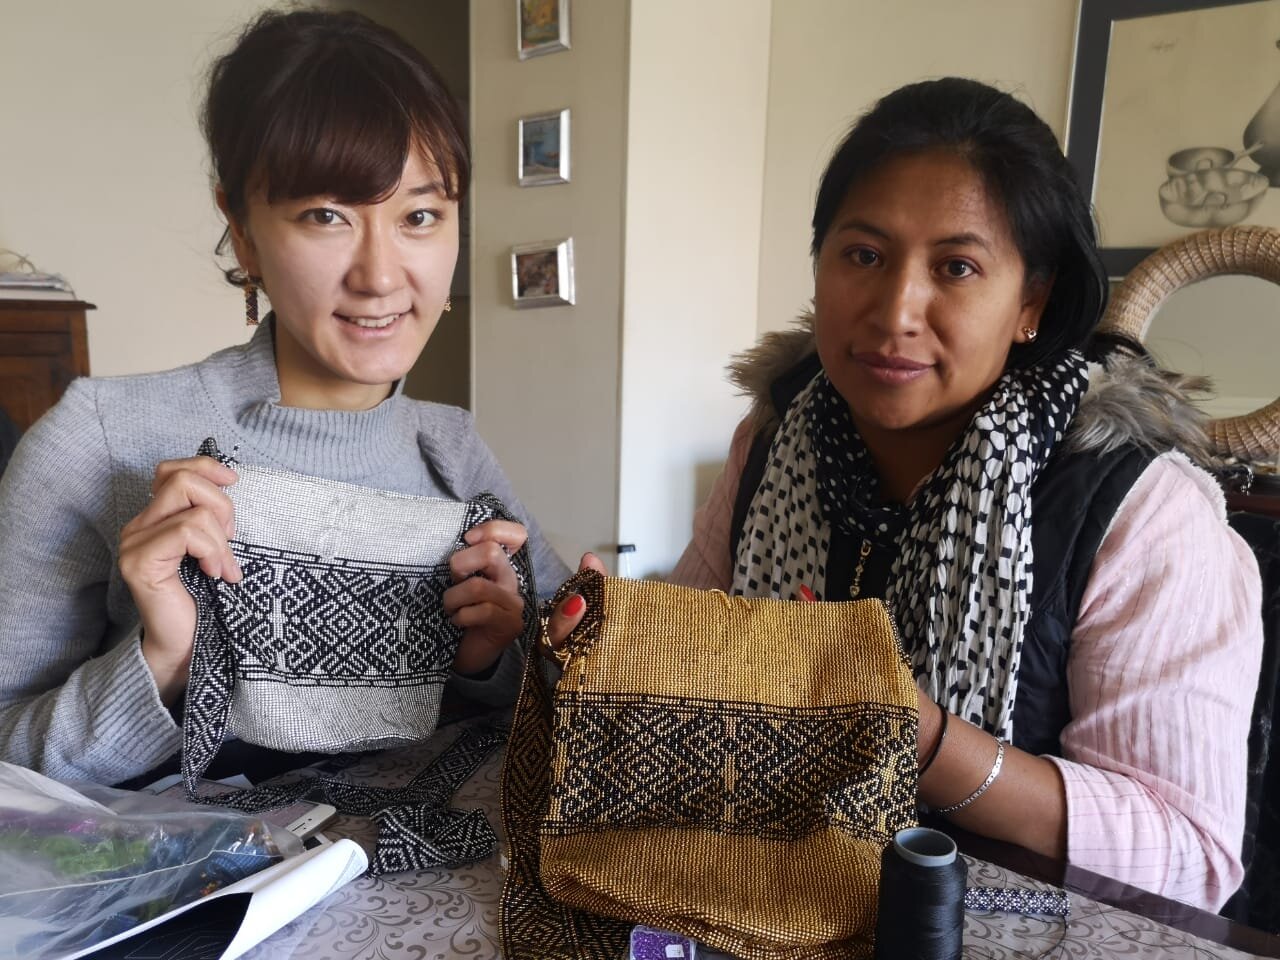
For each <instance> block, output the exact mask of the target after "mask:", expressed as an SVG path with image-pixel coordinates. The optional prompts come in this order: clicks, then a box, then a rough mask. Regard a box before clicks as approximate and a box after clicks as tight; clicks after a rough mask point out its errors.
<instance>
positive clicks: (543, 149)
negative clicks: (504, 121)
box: [516, 107, 569, 187]
mask: <svg viewBox="0 0 1280 960" xmlns="http://www.w3.org/2000/svg"><path fill="white" fill-rule="evenodd" d="M517 139H518V140H519V152H518V157H517V159H516V179H517V180H518V181H519V183H520V186H522V187H541V186H546V185H548V184H553V183H568V182H569V108H568V107H566V108H565V109H563V110H557V111H556V112H555V113H540V114H536V115H534V116H531V117H521V118H520V121H519V129H518V136H517Z"/></svg>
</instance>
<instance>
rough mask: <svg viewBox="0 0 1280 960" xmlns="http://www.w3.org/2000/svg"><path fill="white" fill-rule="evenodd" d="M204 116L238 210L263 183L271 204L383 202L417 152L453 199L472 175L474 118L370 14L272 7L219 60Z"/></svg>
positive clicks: (238, 213) (217, 166) (238, 212)
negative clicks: (467, 118) (317, 198)
mask: <svg viewBox="0 0 1280 960" xmlns="http://www.w3.org/2000/svg"><path fill="white" fill-rule="evenodd" d="M202 121H203V127H204V135H205V140H206V141H207V142H208V144H209V152H210V154H211V155H212V157H213V168H214V173H215V175H216V176H217V179H218V183H219V185H220V186H221V187H222V189H223V191H224V193H225V194H226V198H227V207H228V209H229V210H230V212H231V215H232V216H234V217H243V216H244V213H245V210H246V204H247V202H248V197H249V194H250V193H251V192H252V191H253V190H256V189H259V188H261V189H264V190H265V191H266V195H267V199H268V201H274V200H276V199H294V198H297V197H308V196H314V195H319V194H331V195H334V196H335V197H336V199H338V200H340V201H342V202H344V203H373V202H376V201H378V200H381V199H383V198H385V197H387V196H389V195H390V194H391V193H392V192H394V190H395V189H396V186H397V184H399V182H400V176H401V174H402V173H403V172H404V165H405V162H406V161H407V160H408V158H409V151H410V150H412V149H421V150H424V151H425V153H426V155H427V156H428V157H429V158H430V160H431V161H432V162H433V163H434V164H435V166H436V167H437V168H438V169H439V171H440V176H441V177H442V178H443V181H444V183H443V186H444V189H445V193H446V195H447V196H448V197H449V198H450V199H452V200H461V199H462V198H463V196H464V195H465V194H466V191H467V186H468V184H469V183H470V180H471V155H470V149H469V147H468V144H467V134H466V124H465V122H464V120H463V117H462V112H461V110H460V109H459V107H458V102H457V101H456V100H455V99H454V98H453V95H452V94H450V93H449V90H448V88H447V87H446V86H445V83H444V81H443V80H442V79H441V77H440V75H439V74H438V73H437V72H436V70H435V68H434V67H432V66H431V64H430V63H428V62H427V60H426V58H425V57H423V56H422V54H421V53H419V52H418V50H417V49H416V48H414V47H413V46H411V45H410V44H409V43H408V42H406V41H405V40H404V39H403V38H402V37H400V35H399V34H397V33H395V32H394V31H393V30H390V29H388V28H386V27H383V26H381V25H379V24H377V23H375V22H374V21H372V20H370V19H369V18H368V17H366V16H363V15H362V14H358V13H351V12H342V13H329V12H323V11H318V10H296V11H293V12H288V13H286V12H282V11H278V10H269V11H267V12H266V13H263V14H261V15H260V16H259V17H257V18H256V19H255V20H253V21H252V22H251V23H249V25H248V26H246V27H245V29H244V32H243V33H241V35H240V37H239V39H238V40H237V41H236V44H235V46H234V47H233V48H232V49H231V51H230V52H228V53H227V54H225V55H224V56H222V57H220V58H218V60H216V61H215V62H214V64H213V67H212V69H211V70H210V73H209V92H208V96H207V98H206V100H205V104H204V112H203V116H202ZM224 240H225V237H224ZM221 246H222V245H221V244H219V247H221ZM227 275H228V279H230V280H231V281H232V282H233V283H243V282H244V278H243V274H242V272H241V271H238V270H232V271H228V274H227Z"/></svg>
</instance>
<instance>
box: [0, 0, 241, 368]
mask: <svg viewBox="0 0 1280 960" xmlns="http://www.w3.org/2000/svg"><path fill="white" fill-rule="evenodd" d="M259 6H260V4H259V3H257V2H255V0H198V2H197V0H119V2H112V3H98V2H94V0H50V2H48V3H20V2H15V0H7V2H5V3H4V10H3V14H0V91H3V92H2V93H0V96H2V97H3V100H4V110H3V114H4V141H3V148H0V247H9V248H12V249H14V250H17V251H19V252H22V253H25V254H28V255H29V256H30V257H31V258H32V260H34V261H35V263H36V264H37V265H38V266H40V267H42V268H43V269H46V270H52V271H55V272H59V273H62V274H64V275H65V276H66V277H67V279H68V280H70V281H71V283H72V285H73V286H74V287H75V289H76V292H77V293H78V294H79V295H80V296H81V297H82V298H83V299H85V300H88V301H90V302H92V303H95V304H97V306H98V310H97V311H96V312H95V313H92V314H90V318H89V356H90V362H91V364H92V368H93V372H94V373H99V374H119V373H133V372H138V371H143V370H157V369H163V368H165V367H172V366H176V365H178V364H181V363H187V362H190V361H194V360H198V359H200V358H201V357H204V356H206V355H207V354H209V353H211V352H212V351H214V350H216V349H218V348H220V347H223V346H226V345H228V344H231V343H234V342H236V341H238V340H242V339H244V338H245V337H246V336H247V331H246V329H245V325H244V319H243V316H244V315H243V300H242V298H241V297H240V295H239V293H238V292H237V291H236V290H234V289H233V288H231V287H230V286H228V285H227V284H226V283H225V281H223V279H222V275H221V273H220V272H219V269H218V266H217V265H216V263H215V261H214V257H213V248H214V245H215V244H216V243H217V241H218V238H219V237H220V236H221V234H222V225H221V223H220V221H219V219H218V217H217V216H216V211H215V208H214V205H213V197H212V193H211V191H210V188H209V179H208V161H207V160H206V159H205V150H204V144H203V141H202V140H201V138H200V133H199V130H198V126H197V121H196V112H197V110H198V105H199V100H200V95H201V85H202V83H201V81H202V77H203V73H204V70H205V68H206V67H207V65H208V63H209V60H210V57H211V51H212V49H213V48H215V47H220V46H221V44H222V43H223V42H224V41H225V40H226V39H227V38H228V37H229V36H230V35H231V34H233V33H234V31H235V30H236V29H237V28H238V27H239V25H240V24H241V23H242V22H243V21H244V20H245V19H246V18H247V17H248V16H249V15H250V14H251V13H252V12H253V11H255V10H256V9H258V8H259Z"/></svg>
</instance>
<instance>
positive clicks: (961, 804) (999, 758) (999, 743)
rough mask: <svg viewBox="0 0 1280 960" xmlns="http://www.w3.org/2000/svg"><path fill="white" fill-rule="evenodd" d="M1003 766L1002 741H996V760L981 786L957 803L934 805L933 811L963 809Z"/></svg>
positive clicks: (994, 779) (989, 783) (944, 811)
mask: <svg viewBox="0 0 1280 960" xmlns="http://www.w3.org/2000/svg"><path fill="white" fill-rule="evenodd" d="M1002 766H1004V741H1003V740H997V741H996V762H995V763H993V764H992V765H991V772H990V773H988V774H987V779H985V780H983V781H982V786H980V787H979V788H978V789H977V790H975V791H973V793H971V794H969V795H968V796H967V797H965V798H964V799H963V800H961V801H960V802H959V803H953V804H951V806H949V807H936V808H935V809H934V813H955V812H956V811H957V810H963V809H964V808H965V807H967V806H968V805H969V804H971V803H973V801H975V800H977V799H978V798H979V797H980V796H982V795H983V794H984V793H986V792H987V788H988V787H990V786H991V784H993V783H995V782H996V777H998V776H1000V768H1001V767H1002Z"/></svg>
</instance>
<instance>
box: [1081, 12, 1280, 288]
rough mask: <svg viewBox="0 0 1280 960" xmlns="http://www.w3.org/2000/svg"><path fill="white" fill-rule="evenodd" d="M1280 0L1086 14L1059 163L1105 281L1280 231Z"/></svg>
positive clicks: (1083, 16)
mask: <svg viewBox="0 0 1280 960" xmlns="http://www.w3.org/2000/svg"><path fill="white" fill-rule="evenodd" d="M1278 47H1280V0H1081V4H1080V18H1079V23H1078V25H1077V30H1076V56H1075V71H1074V76H1073V78H1072V86H1071V107H1070V119H1069V121H1068V131H1067V156H1068V157H1069V158H1070V160H1071V162H1072V164H1073V165H1074V166H1075V168H1076V171H1077V173H1078V175H1079V177H1080V182H1081V184H1082V185H1083V186H1084V188H1085V190H1086V191H1087V194H1088V196H1089V197H1090V199H1091V200H1092V202H1093V204H1094V208H1095V210H1096V211H1097V217H1098V226H1099V230H1100V233H1101V238H1102V247H1103V250H1102V253H1103V260H1104V262H1105V263H1106V265H1107V270H1108V272H1109V273H1110V274H1111V276H1113V277H1120V276H1123V275H1124V274H1125V273H1127V272H1128V271H1129V270H1130V269H1132V268H1133V267H1134V266H1135V265H1136V264H1137V263H1138V262H1139V261H1140V260H1142V258H1143V257H1145V256H1146V255H1147V254H1149V253H1150V252H1151V251H1152V250H1154V249H1155V248H1156V247H1160V246H1163V245H1164V244H1166V243H1169V242H1171V241H1173V240H1177V239H1178V238H1180V237H1183V236H1186V235H1187V234H1189V233H1193V232H1195V231H1196V230H1202V229H1207V228H1213V227H1225V226H1230V225H1233V224H1237V223H1243V224H1259V225H1262V226H1271V227H1280V49H1278Z"/></svg>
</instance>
